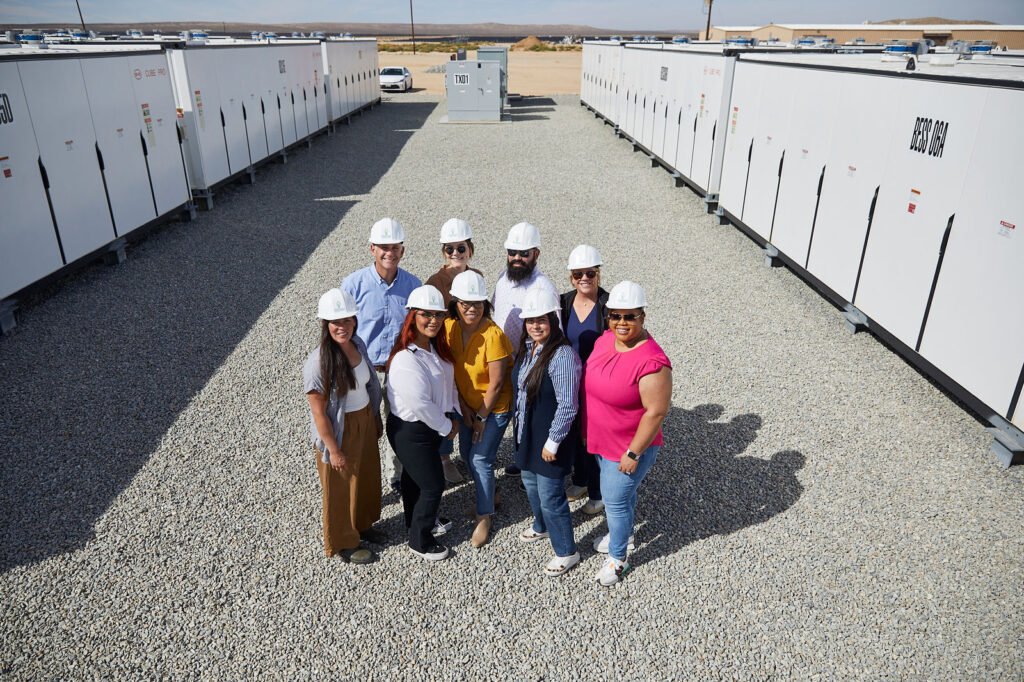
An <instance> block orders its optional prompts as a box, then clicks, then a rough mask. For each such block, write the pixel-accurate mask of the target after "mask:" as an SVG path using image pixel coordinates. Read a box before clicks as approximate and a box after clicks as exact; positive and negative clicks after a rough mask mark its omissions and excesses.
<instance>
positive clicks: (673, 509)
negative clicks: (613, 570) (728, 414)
mask: <svg viewBox="0 0 1024 682" xmlns="http://www.w3.org/2000/svg"><path fill="white" fill-rule="evenodd" d="M724 412H725V408H723V407H722V406H721V405H699V406H697V407H695V408H694V409H692V410H685V409H682V408H678V407H673V408H672V409H671V410H670V411H669V414H668V416H667V417H666V419H665V423H664V425H663V432H664V438H665V444H664V446H663V447H662V449H661V451H660V452H659V453H658V460H657V462H656V463H655V465H654V467H653V468H652V469H651V471H650V473H649V474H648V475H647V478H646V479H644V482H643V484H642V485H641V486H640V490H639V494H638V496H637V509H636V519H637V526H636V533H637V536H638V540H639V541H640V542H641V543H642V544H641V546H640V547H639V548H638V549H637V551H636V552H635V553H634V554H631V555H630V563H632V564H634V565H637V564H642V563H644V562H647V561H651V560H653V559H656V558H658V557H662V556H667V555H670V554H673V553H674V552H676V551H678V550H679V549H680V548H682V547H685V546H686V545H688V544H690V543H692V542H696V541H698V540H703V539H705V538H708V537H711V536H713V535H727V534H729V533H733V532H736V531H738V530H741V529H743V528H747V527H748V526H753V525H756V524H758V523H762V522H764V521H767V520H768V519H770V518H772V517H773V516H775V515H776V514H779V513H781V512H783V511H785V510H786V509H788V508H789V507H790V506H792V505H793V503H794V502H796V501H797V499H799V497H800V495H801V494H802V493H803V486H802V485H801V484H800V482H799V481H798V480H797V476H796V474H797V471H799V470H800V469H801V468H802V467H803V465H804V462H805V458H804V456H803V455H802V454H801V453H799V452H796V451H794V450H782V451H780V452H776V453H775V454H773V455H772V456H771V458H770V459H767V460H765V459H760V458H757V457H745V456H743V452H744V451H745V450H746V449H747V447H748V446H749V445H750V444H751V443H753V442H754V440H755V439H756V438H757V431H758V429H760V428H761V417H759V416H758V415H756V414H741V415H738V416H736V417H733V418H732V419H731V420H729V421H718V420H719V419H720V418H721V417H722V414H723V413H724ZM605 532H607V529H606V528H605V527H603V526H602V527H601V529H600V531H599V533H601V534H603V533H605ZM593 537H596V534H595V535H594V536H593ZM593 537H588V538H586V539H584V541H583V542H582V543H581V544H582V545H584V546H589V545H588V544H587V543H589V542H593Z"/></svg>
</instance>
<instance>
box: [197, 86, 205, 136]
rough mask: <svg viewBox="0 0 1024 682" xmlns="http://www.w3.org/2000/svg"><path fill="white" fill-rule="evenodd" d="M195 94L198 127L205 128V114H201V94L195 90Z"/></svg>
mask: <svg viewBox="0 0 1024 682" xmlns="http://www.w3.org/2000/svg"><path fill="white" fill-rule="evenodd" d="M195 95H196V115H197V116H198V117H199V127H200V128H202V129H203V130H206V116H205V115H203V96H202V95H201V94H199V91H198V90H196V91H195Z"/></svg>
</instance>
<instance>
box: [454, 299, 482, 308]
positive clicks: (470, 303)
mask: <svg viewBox="0 0 1024 682" xmlns="http://www.w3.org/2000/svg"><path fill="white" fill-rule="evenodd" d="M459 305H460V306H462V308H463V309H464V310H469V309H470V308H483V307H484V302H483V301H459Z"/></svg>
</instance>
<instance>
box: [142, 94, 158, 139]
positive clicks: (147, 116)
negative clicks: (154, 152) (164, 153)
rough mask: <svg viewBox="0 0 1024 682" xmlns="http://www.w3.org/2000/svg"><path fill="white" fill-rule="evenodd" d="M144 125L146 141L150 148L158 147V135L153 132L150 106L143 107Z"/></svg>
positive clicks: (144, 105)
mask: <svg viewBox="0 0 1024 682" xmlns="http://www.w3.org/2000/svg"><path fill="white" fill-rule="evenodd" d="M142 123H143V125H144V126H145V127H146V141H147V142H148V143H149V146H150V147H155V146H156V133H155V132H154V131H153V114H152V112H150V110H149V104H148V103H147V104H143V105H142Z"/></svg>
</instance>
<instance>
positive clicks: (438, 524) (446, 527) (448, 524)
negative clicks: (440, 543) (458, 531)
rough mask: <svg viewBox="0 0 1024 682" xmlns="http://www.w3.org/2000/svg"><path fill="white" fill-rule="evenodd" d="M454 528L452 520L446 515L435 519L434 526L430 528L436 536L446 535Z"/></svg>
mask: <svg viewBox="0 0 1024 682" xmlns="http://www.w3.org/2000/svg"><path fill="white" fill-rule="evenodd" d="M451 529H452V520H451V519H448V518H445V517H444V516H438V517H437V518H436V519H434V527H433V528H431V529H430V532H431V533H433V534H434V537H435V538H436V537H437V536H438V535H444V534H445V533H447V532H448V531H450V530H451Z"/></svg>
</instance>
